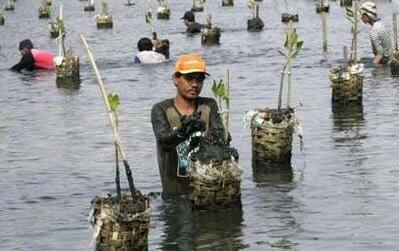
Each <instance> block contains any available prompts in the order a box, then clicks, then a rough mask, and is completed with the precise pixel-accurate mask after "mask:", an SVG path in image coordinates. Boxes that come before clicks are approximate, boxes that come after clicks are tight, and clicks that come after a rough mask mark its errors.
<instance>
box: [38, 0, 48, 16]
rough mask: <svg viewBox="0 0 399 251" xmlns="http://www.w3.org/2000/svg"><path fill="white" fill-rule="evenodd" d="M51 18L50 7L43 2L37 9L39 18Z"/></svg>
mask: <svg viewBox="0 0 399 251" xmlns="http://www.w3.org/2000/svg"><path fill="white" fill-rule="evenodd" d="M50 16H51V6H50V5H48V4H46V1H44V0H43V2H42V5H41V6H40V7H39V18H50Z"/></svg>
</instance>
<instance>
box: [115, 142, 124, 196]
mask: <svg viewBox="0 0 399 251" xmlns="http://www.w3.org/2000/svg"><path fill="white" fill-rule="evenodd" d="M114 145H115V184H116V199H117V201H120V200H121V198H122V192H121V181H120V178H119V154H118V146H117V145H116V143H114Z"/></svg>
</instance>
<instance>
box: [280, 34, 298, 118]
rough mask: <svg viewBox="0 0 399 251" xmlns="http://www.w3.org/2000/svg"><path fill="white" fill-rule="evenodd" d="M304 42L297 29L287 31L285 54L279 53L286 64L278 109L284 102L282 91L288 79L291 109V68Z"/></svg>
mask: <svg viewBox="0 0 399 251" xmlns="http://www.w3.org/2000/svg"><path fill="white" fill-rule="evenodd" d="M302 45H303V41H302V40H300V38H299V35H298V33H297V32H296V29H293V30H292V31H286V32H285V35H284V47H285V52H282V51H278V52H279V53H280V54H281V55H283V56H284V57H285V58H286V63H285V64H284V66H283V73H282V76H281V82H280V91H279V98H278V109H279V110H280V109H281V102H282V91H283V85H284V79H285V78H286V77H287V79H288V90H287V108H290V100H291V85H292V75H291V66H292V61H293V60H294V59H295V58H296V57H297V56H298V53H299V51H300V50H301V49H302Z"/></svg>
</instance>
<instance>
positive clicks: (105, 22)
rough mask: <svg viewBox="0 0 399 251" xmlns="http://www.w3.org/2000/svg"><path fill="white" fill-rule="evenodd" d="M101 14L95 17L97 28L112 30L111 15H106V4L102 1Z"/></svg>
mask: <svg viewBox="0 0 399 251" xmlns="http://www.w3.org/2000/svg"><path fill="white" fill-rule="evenodd" d="M101 7H102V8H101V13H99V14H97V15H96V16H95V19H96V22H97V28H99V29H101V28H112V26H113V21H112V15H111V14H109V13H108V4H107V3H106V2H105V1H104V0H103V1H102V2H101Z"/></svg>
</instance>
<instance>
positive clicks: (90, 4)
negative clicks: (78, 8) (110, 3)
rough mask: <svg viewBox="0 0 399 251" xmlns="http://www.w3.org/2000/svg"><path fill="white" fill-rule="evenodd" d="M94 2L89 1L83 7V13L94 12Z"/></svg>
mask: <svg viewBox="0 0 399 251" xmlns="http://www.w3.org/2000/svg"><path fill="white" fill-rule="evenodd" d="M95 8H96V7H95V5H94V0H89V1H88V2H87V5H85V6H84V7H83V11H94V10H95Z"/></svg>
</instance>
